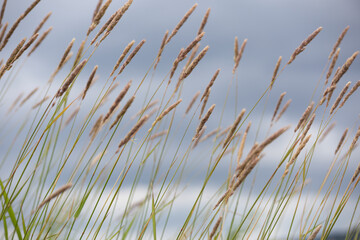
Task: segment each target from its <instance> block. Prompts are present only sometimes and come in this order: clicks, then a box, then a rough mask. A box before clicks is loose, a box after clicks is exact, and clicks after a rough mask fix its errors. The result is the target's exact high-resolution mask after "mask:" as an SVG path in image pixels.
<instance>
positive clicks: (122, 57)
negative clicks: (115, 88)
mask: <svg viewBox="0 0 360 240" xmlns="http://www.w3.org/2000/svg"><path fill="white" fill-rule="evenodd" d="M134 43H135V40H132V41H131V42H130V43H129V44H128V45H127V46H126V47H125V48H124V51H123V52H122V53H121V55H120V57H119V59H118V60H117V62H116V64H115V66H114V68H113V70H112V72H111V74H110V77H111V76H112V75H113V74H114V72H115V71H116V69H118V67H119V66H120V63H121V62H122V60H123V59H124V58H125V56H126V54H128V52H129V51H130V49H131V47H132V46H133V45H134Z"/></svg>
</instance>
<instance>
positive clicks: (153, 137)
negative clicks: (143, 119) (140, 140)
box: [149, 130, 168, 141]
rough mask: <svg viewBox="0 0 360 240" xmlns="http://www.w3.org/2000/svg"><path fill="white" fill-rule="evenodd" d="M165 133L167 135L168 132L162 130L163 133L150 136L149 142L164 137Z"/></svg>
mask: <svg viewBox="0 0 360 240" xmlns="http://www.w3.org/2000/svg"><path fill="white" fill-rule="evenodd" d="M167 133H168V130H164V131H161V132H158V133H155V134H154V135H152V136H151V137H150V138H149V141H151V140H154V139H155V138H158V137H161V136H164V135H166V134H167Z"/></svg>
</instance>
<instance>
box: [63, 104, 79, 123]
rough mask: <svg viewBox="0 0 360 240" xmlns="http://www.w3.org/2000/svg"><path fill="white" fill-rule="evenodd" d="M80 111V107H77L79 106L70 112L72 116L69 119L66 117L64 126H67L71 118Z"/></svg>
mask: <svg viewBox="0 0 360 240" xmlns="http://www.w3.org/2000/svg"><path fill="white" fill-rule="evenodd" d="M79 111H80V107H77V108H76V109H75V110H74V111H73V112H72V113H71V114H70V116H69V117H68V119H66V121H65V124H64V126H67V125H68V124H69V123H70V122H71V120H72V119H73V118H74V117H75V116H76V114H77V113H78V112H79Z"/></svg>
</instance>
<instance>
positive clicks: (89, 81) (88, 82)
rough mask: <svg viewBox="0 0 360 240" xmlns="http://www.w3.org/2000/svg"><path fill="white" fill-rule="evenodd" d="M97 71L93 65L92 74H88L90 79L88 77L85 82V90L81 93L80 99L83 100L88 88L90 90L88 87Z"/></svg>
mask: <svg viewBox="0 0 360 240" xmlns="http://www.w3.org/2000/svg"><path fill="white" fill-rule="evenodd" d="M97 69H98V65H95V67H94V68H93V70H92V72H91V74H90V77H89V79H88V81H87V83H86V86H85V89H84V93H83V95H82V99H84V98H85V96H86V93H87V91H88V90H89V88H90V86H91V83H92V81H93V79H94V77H95V74H96V71H97Z"/></svg>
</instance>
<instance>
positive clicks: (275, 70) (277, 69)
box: [270, 56, 282, 89]
mask: <svg viewBox="0 0 360 240" xmlns="http://www.w3.org/2000/svg"><path fill="white" fill-rule="evenodd" d="M281 59H282V57H281V56H280V57H279V59H278V60H277V62H276V66H275V69H274V72H273V76H272V78H271V83H270V89H272V87H273V85H274V82H275V79H276V77H277V73H278V71H279V67H280V64H281Z"/></svg>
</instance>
